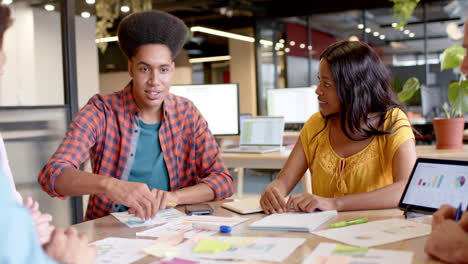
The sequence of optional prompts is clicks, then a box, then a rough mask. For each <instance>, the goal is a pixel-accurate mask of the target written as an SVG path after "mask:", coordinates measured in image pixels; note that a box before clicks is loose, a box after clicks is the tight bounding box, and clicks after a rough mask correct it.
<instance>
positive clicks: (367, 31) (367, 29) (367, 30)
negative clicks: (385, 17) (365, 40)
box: [364, 28, 372, 33]
mask: <svg viewBox="0 0 468 264" xmlns="http://www.w3.org/2000/svg"><path fill="white" fill-rule="evenodd" d="M364 31H365V32H366V33H370V32H371V31H372V29H370V28H366V30H364Z"/></svg>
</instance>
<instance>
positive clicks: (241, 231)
mask: <svg viewBox="0 0 468 264" xmlns="http://www.w3.org/2000/svg"><path fill="white" fill-rule="evenodd" d="M226 201H229V200H226ZM223 202H224V201H220V202H212V203H211V205H212V207H213V208H214V209H215V212H214V215H217V216H237V214H236V213H233V212H231V211H228V210H225V209H223V208H221V207H220V206H221V204H222V203H223ZM182 209H183V207H180V210H182ZM364 216H365V217H368V218H369V221H373V220H383V219H387V218H403V216H402V211H400V210H398V209H387V210H369V211H353V212H340V213H339V214H338V216H337V217H334V218H333V219H331V220H330V221H328V222H327V223H325V224H323V225H322V226H320V227H319V228H318V229H317V230H321V229H326V228H327V227H328V225H329V224H330V223H333V222H336V221H345V220H351V219H356V218H359V217H364ZM242 217H247V218H249V220H248V221H246V222H244V223H241V224H239V225H237V226H235V227H234V228H233V230H232V233H231V235H234V236H265V237H292V238H306V239H307V240H306V242H305V243H304V244H302V245H301V246H300V247H298V248H297V249H296V250H295V251H294V252H293V253H292V254H291V255H290V256H289V257H288V258H287V259H286V261H285V262H283V263H287V264H288V263H302V261H303V260H304V259H305V258H306V257H307V256H309V254H310V253H311V252H312V251H313V250H314V249H315V247H316V246H317V245H318V244H319V243H320V242H330V243H337V241H334V240H330V239H327V238H323V237H320V236H316V235H313V234H310V233H307V232H285V231H257V230H248V228H247V226H248V225H249V224H250V223H252V222H254V221H257V220H259V219H261V218H262V217H264V214H253V215H247V216H242ZM74 227H75V228H76V229H77V230H78V232H79V233H81V234H85V235H87V236H88V238H89V239H90V241H96V240H101V239H104V238H106V237H110V236H113V237H123V238H144V237H136V235H135V233H136V232H140V231H143V230H145V229H147V228H148V227H146V228H145V227H141V228H128V227H127V226H126V225H124V224H122V223H120V222H119V221H118V220H117V219H115V218H114V217H113V216H106V217H103V218H100V219H96V220H92V221H87V222H83V223H81V224H77V225H74ZM426 240H427V236H425V237H419V238H414V239H410V240H405V241H400V242H395V243H391V244H387V245H383V246H378V247H375V248H378V249H392V250H405V251H413V252H414V258H413V264H419V263H439V262H438V261H435V260H433V259H432V258H430V257H429V256H428V255H427V254H426V253H425V252H424V245H425V242H426ZM154 260H155V258H153V257H145V258H143V259H141V260H139V261H138V262H136V263H150V262H151V261H154Z"/></svg>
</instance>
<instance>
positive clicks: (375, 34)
mask: <svg viewBox="0 0 468 264" xmlns="http://www.w3.org/2000/svg"><path fill="white" fill-rule="evenodd" d="M372 35H374V37H377V36H378V35H380V33H379V32H377V31H375V32H374V33H373V34H372Z"/></svg>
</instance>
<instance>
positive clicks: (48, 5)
mask: <svg viewBox="0 0 468 264" xmlns="http://www.w3.org/2000/svg"><path fill="white" fill-rule="evenodd" d="M44 9H45V10H47V11H54V10H55V6H53V5H51V4H47V5H45V6H44Z"/></svg>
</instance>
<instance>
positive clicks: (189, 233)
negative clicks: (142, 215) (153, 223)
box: [136, 220, 217, 238]
mask: <svg viewBox="0 0 468 264" xmlns="http://www.w3.org/2000/svg"><path fill="white" fill-rule="evenodd" d="M179 233H184V238H193V237H197V236H211V235H213V234H215V233H217V232H216V231H210V230H197V229H193V228H192V223H191V222H187V221H183V220H176V221H175V222H171V223H167V224H165V225H162V226H157V227H154V228H151V229H148V230H145V231H142V232H137V233H136V235H137V236H145V237H162V236H170V235H176V234H179Z"/></svg>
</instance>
